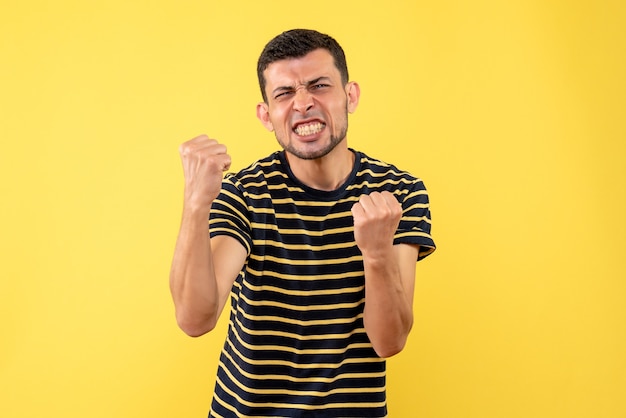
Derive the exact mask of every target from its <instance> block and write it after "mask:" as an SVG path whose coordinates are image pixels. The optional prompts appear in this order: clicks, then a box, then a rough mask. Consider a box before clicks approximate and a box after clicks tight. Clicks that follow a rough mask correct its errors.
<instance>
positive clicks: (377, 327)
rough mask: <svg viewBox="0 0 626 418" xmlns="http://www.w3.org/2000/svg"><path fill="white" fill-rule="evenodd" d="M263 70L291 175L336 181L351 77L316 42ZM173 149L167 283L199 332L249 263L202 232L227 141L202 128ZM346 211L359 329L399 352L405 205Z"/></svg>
mask: <svg viewBox="0 0 626 418" xmlns="http://www.w3.org/2000/svg"><path fill="white" fill-rule="evenodd" d="M264 75H265V79H266V81H267V84H266V92H267V97H268V99H267V102H263V103H259V104H258V105H257V117H258V119H259V120H260V121H261V123H262V124H263V126H265V128H267V129H268V130H270V131H273V132H274V133H275V135H276V139H277V140H278V142H279V144H280V145H281V146H282V147H283V149H284V150H285V152H286V156H287V159H288V161H289V165H290V167H291V169H292V171H293V173H294V175H295V176H296V177H297V178H298V179H299V180H300V181H302V182H303V183H304V184H306V185H308V186H310V187H313V188H316V189H319V190H334V189H336V188H338V187H339V186H341V185H342V184H343V183H344V182H345V180H346V178H347V176H348V175H349V173H350V172H351V170H352V167H353V164H354V154H353V153H352V152H351V151H350V150H349V149H348V145H347V140H346V132H347V127H348V113H352V112H354V111H355V110H356V107H357V105H358V102H359V96H360V89H359V86H358V84H357V83H354V82H350V83H347V84H346V85H343V84H342V83H341V76H340V73H339V70H338V69H337V68H336V67H335V66H334V62H333V58H332V56H331V55H330V53H328V51H326V50H323V49H318V50H315V51H312V52H310V53H309V54H307V55H305V56H304V57H301V58H297V59H289V60H282V61H277V62H274V63H272V64H270V65H269V66H268V68H267V69H266V70H265V72H264ZM302 124H309V125H310V124H315V125H317V126H318V127H319V126H321V129H319V130H314V131H309V132H308V133H306V134H298V133H297V132H296V129H295V128H296V127H297V126H299V125H302ZM301 133H302V132H301ZM180 155H181V160H182V163H183V172H184V177H185V193H184V201H183V202H184V203H183V214H182V220H181V227H180V232H179V236H178V240H177V243H176V247H175V251H174V259H173V261H172V269H171V272H170V290H171V293H172V297H173V299H174V304H175V307H176V318H177V321H178V324H179V326H180V327H181V329H183V331H185V332H186V333H187V334H189V335H191V336H200V335H203V334H205V333H207V332H209V331H211V330H212V329H213V328H214V327H215V324H216V323H217V320H218V318H219V315H220V313H221V312H222V310H223V308H224V305H225V304H226V301H227V299H228V295H229V292H230V289H231V287H232V284H233V282H234V280H235V278H236V277H237V275H238V273H239V271H240V270H241V268H242V267H243V265H244V263H245V261H246V250H245V248H244V247H243V246H242V245H241V244H240V243H239V242H238V241H237V240H235V239H234V238H231V237H227V236H217V237H215V238H213V239H209V234H208V232H207V221H206V220H207V218H208V216H209V213H210V208H211V203H212V202H213V200H214V199H215V198H216V197H217V195H218V194H219V191H220V186H221V181H222V175H223V172H224V171H226V170H228V168H229V167H230V163H231V161H230V156H229V155H228V153H227V150H226V147H225V146H224V145H223V144H220V143H219V142H217V141H216V140H215V139H211V138H209V137H208V136H206V135H201V136H198V137H196V138H193V139H191V140H190V141H187V142H185V143H183V144H182V145H181V147H180ZM352 216H353V218H354V236H355V241H356V244H357V246H358V247H359V249H360V250H361V253H362V254H363V265H364V273H365V308H364V324H365V329H366V332H367V335H368V337H369V339H370V341H371V342H372V345H373V347H374V350H375V351H376V353H377V354H378V355H379V356H381V357H390V356H392V355H394V354H396V353H398V352H400V351H401V350H402V349H403V347H404V345H405V343H406V339H407V337H408V335H409V332H410V330H411V327H412V325H413V291H414V283H415V265H416V260H417V254H418V250H419V248H418V247H417V246H411V245H405V244H400V245H393V237H394V233H395V231H396V229H397V227H398V224H399V222H400V218H401V216H402V207H401V205H400V204H399V203H398V201H397V200H396V198H395V197H394V196H393V195H392V194H391V193H389V192H383V193H378V192H374V193H372V194H370V195H363V196H361V198H360V199H359V202H357V203H355V204H354V206H353V208H352ZM213 260H220V262H219V263H214V262H213Z"/></svg>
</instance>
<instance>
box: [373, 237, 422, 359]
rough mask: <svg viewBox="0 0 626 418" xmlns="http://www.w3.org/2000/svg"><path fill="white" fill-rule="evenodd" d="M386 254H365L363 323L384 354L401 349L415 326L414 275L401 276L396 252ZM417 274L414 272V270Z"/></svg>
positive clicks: (396, 249)
mask: <svg viewBox="0 0 626 418" xmlns="http://www.w3.org/2000/svg"><path fill="white" fill-rule="evenodd" d="M399 250H400V249H399V248H394V251H392V253H393V254H392V255H390V256H388V257H384V258H377V259H370V258H367V257H366V256H364V259H363V264H364V272H365V310H364V318H363V320H364V324H365V330H366V332H367V335H368V337H369V339H370V341H371V342H372V345H373V346H374V350H375V351H376V353H377V354H378V355H379V356H381V357H391V356H393V355H395V354H397V353H399V352H400V351H401V350H402V349H403V348H404V345H405V344H406V340H407V338H408V335H409V332H410V331H411V328H412V326H413V304H412V299H413V287H412V283H413V281H412V280H413V279H414V277H410V278H405V279H404V280H403V279H402V277H403V274H404V275H406V274H407V272H404V273H403V272H402V270H401V268H400V265H399V263H398V256H397V252H399ZM413 274H414V272H413Z"/></svg>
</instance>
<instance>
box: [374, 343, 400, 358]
mask: <svg viewBox="0 0 626 418" xmlns="http://www.w3.org/2000/svg"><path fill="white" fill-rule="evenodd" d="M405 344H406V340H403V341H396V342H392V343H382V344H376V345H374V346H373V347H374V351H375V352H376V355H378V357H380V358H389V357H393V356H395V355H396V354H398V353H400V352H401V351H402V350H403V349H404V346H405Z"/></svg>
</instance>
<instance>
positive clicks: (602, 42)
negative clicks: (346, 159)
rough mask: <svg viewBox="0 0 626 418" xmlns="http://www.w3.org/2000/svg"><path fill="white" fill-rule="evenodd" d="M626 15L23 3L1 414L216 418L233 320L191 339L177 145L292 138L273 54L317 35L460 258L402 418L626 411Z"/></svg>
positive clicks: (14, 31) (593, 6) (418, 355)
mask: <svg viewBox="0 0 626 418" xmlns="http://www.w3.org/2000/svg"><path fill="white" fill-rule="evenodd" d="M625 21H626V7H625V6H624V3H623V2H621V1H617V0H615V1H609V0H600V1H592V0H589V1H565V0H563V1H545V0H529V1H521V0H518V1H505V0H501V1H498V0H478V1H453V0H443V1H435V2H433V1H422V0H419V1H391V0H390V1H385V2H380V3H378V2H376V3H374V2H371V3H368V2H363V1H337V0H332V1H326V0H322V1H318V2H293V1H282V0H281V1H169V2H166V1H147V0H145V1H121V0H111V1H106V2H105V1H101V2H90V1H78V0H76V1H58V2H52V1H24V2H16V1H12V2H9V1H3V2H2V7H1V11H0V59H1V65H0V118H1V119H0V138H1V140H2V147H1V148H0V186H1V189H0V196H1V199H2V203H1V205H0V208H1V211H2V212H1V216H0V237H1V240H0V243H1V244H0V245H1V247H0V272H1V273H0V274H1V275H2V278H1V283H0V286H1V288H0V321H1V322H0V330H1V331H0V332H1V333H2V340H1V345H0V416H2V417H7V418H13V417H29V418H30V417H36V416H49V417H155V418H156V417H202V416H206V412H207V410H208V405H209V402H210V398H211V392H212V389H213V382H214V374H215V369H216V364H217V357H218V352H219V349H220V347H221V344H222V341H223V330H224V329H225V328H224V325H225V322H224V321H222V322H221V324H220V327H221V328H220V329H219V330H218V331H216V333H215V334H213V335H208V336H204V337H202V338H200V339H191V338H189V337H186V336H184V335H183V333H182V332H181V331H179V330H178V329H177V327H176V324H175V320H174V315H173V307H172V303H171V300H170V296H169V291H168V285H167V281H168V272H169V271H168V270H169V264H170V260H171V255H172V251H173V246H174V240H175V237H176V233H177V228H178V222H179V217H180V209H181V194H182V171H181V167H180V162H179V157H178V150H177V148H178V145H179V143H181V142H183V141H185V140H186V139H189V138H191V137H193V136H196V135H198V134H200V133H204V132H206V133H208V134H210V135H212V136H214V137H217V138H219V139H220V140H222V141H223V142H225V143H226V144H227V145H228V146H229V149H230V153H231V154H232V157H233V161H234V163H233V164H234V167H233V168H235V169H237V168H241V167H243V166H245V165H247V164H248V163H250V162H252V161H253V160H254V159H256V158H258V157H262V156H265V155H266V154H268V153H269V152H271V151H273V150H274V149H276V147H277V145H276V142H275V140H274V138H273V136H272V135H271V134H269V133H267V132H266V131H265V130H264V129H263V127H262V126H261V125H260V123H259V122H258V121H257V120H256V118H255V111H254V109H255V104H256V103H257V101H258V100H259V97H260V95H259V92H258V87H257V81H256V74H255V64H256V59H257V56H258V54H259V52H260V50H261V48H262V47H263V45H264V44H265V43H266V42H267V41H268V40H269V39H270V38H271V37H273V36H274V35H276V34H277V33H279V32H281V31H283V30H286V29H290V28H292V27H312V28H316V29H319V30H321V31H323V32H328V33H330V34H331V35H333V36H335V37H336V38H337V39H338V40H339V41H340V43H342V45H343V46H344V48H345V50H346V52H347V56H348V63H349V66H350V72H351V78H352V79H353V80H356V81H359V82H360V85H361V90H362V99H361V103H360V107H359V109H358V110H357V112H356V113H355V114H354V115H353V116H352V117H351V120H350V132H349V143H350V145H351V146H352V147H355V148H358V149H360V150H363V151H365V152H367V153H369V154H371V155H373V156H376V157H379V158H382V159H385V160H388V161H390V162H393V163H395V164H397V165H398V166H400V167H401V168H404V169H407V170H409V171H411V172H413V173H414V174H416V175H418V176H420V177H421V178H423V179H424V181H425V183H426V185H427V187H428V189H429V191H430V195H431V200H432V211H433V223H434V228H433V233H434V236H435V239H436V241H437V244H438V246H439V249H438V250H437V252H435V254H434V255H433V256H432V257H430V258H428V259H426V260H425V261H424V262H421V263H420V264H419V265H418V273H417V274H418V278H417V289H416V298H415V327H414V330H413V333H412V335H411V338H410V340H409V343H408V346H407V348H406V349H405V351H404V352H402V353H401V354H400V355H398V356H397V357H395V358H393V359H392V360H390V361H389V384H388V393H389V408H390V416H391V417H394V418H396V417H424V418H444V417H445V418H515V417H520V418H522V417H523V418H543V417H545V418H552V417H568V418H569V417H571V418H574V417H581V418H604V417H607V418H608V417H611V418H619V417H625V416H626V321H625V320H626V301H625V296H626V284H625V279H626V262H625V258H626V256H625V255H624V251H625V250H626V239H625V236H626V222H625V221H624V217H625V214H626V199H625V190H626V184H625V180H626V170H625V166H626V164H625V161H624V160H625V157H626V146H625V142H626V128H625V123H624V119H625V114H626V106H625V103H626V100H625V97H626V82H625V80H624V77H625V75H626V58H625V57H626V31H625V29H624V22H625Z"/></svg>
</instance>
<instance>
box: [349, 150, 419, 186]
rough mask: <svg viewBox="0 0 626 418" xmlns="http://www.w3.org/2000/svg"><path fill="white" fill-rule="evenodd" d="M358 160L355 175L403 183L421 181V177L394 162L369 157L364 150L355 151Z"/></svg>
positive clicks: (362, 177)
mask: <svg viewBox="0 0 626 418" xmlns="http://www.w3.org/2000/svg"><path fill="white" fill-rule="evenodd" d="M355 153H356V156H357V159H358V160H359V169H358V172H357V177H359V178H360V179H362V180H364V179H371V180H378V181H391V182H396V184H397V182H400V183H405V184H416V183H422V181H421V179H419V178H418V177H416V176H415V175H413V174H412V173H410V172H409V171H406V170H403V169H401V168H399V167H397V166H396V165H394V164H391V163H388V162H386V161H383V160H380V159H378V158H374V157H371V156H369V155H367V154H365V153H364V152H360V151H355Z"/></svg>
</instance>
